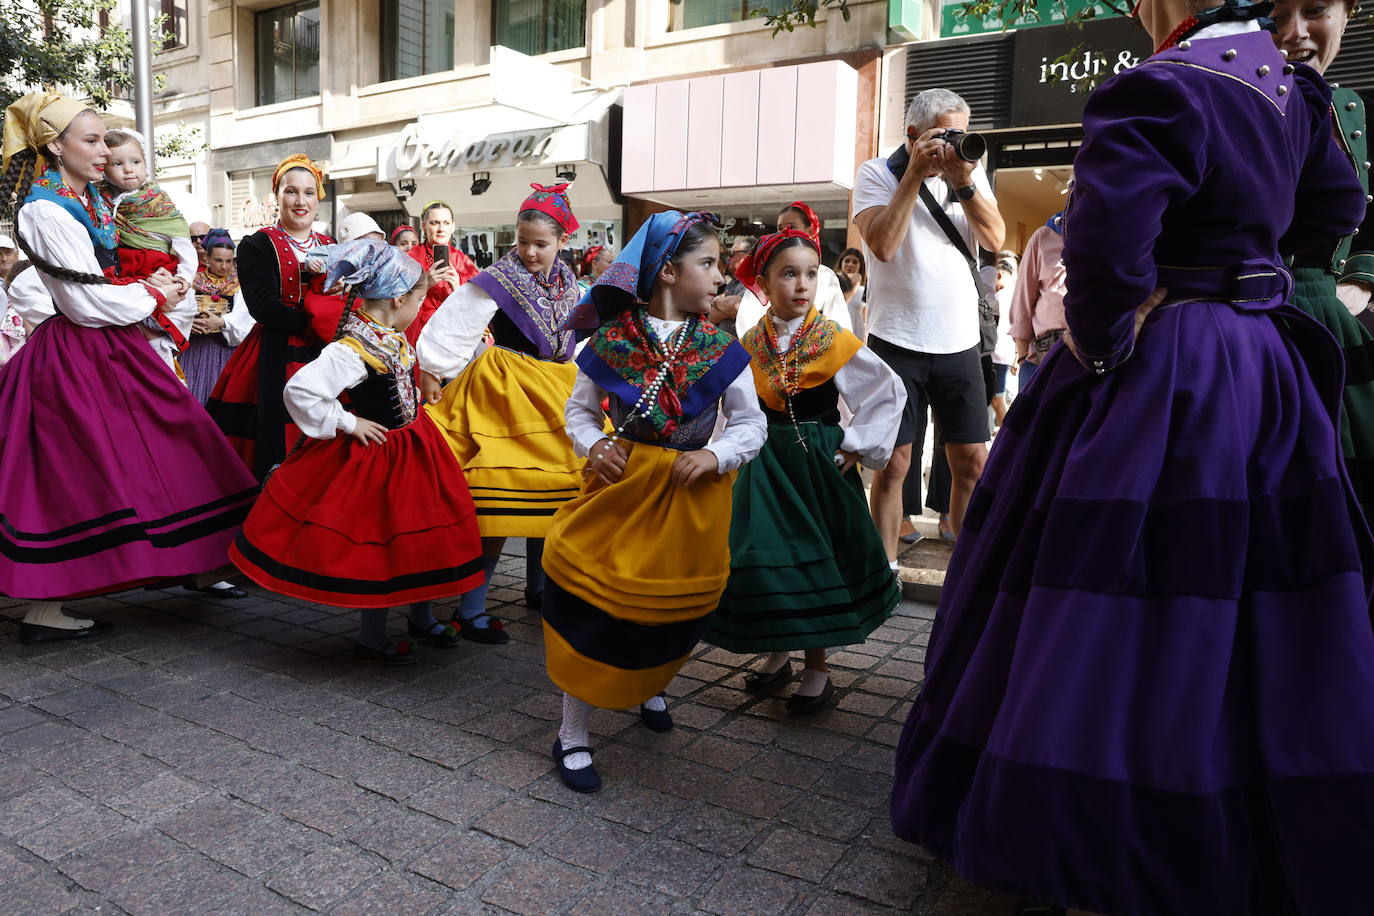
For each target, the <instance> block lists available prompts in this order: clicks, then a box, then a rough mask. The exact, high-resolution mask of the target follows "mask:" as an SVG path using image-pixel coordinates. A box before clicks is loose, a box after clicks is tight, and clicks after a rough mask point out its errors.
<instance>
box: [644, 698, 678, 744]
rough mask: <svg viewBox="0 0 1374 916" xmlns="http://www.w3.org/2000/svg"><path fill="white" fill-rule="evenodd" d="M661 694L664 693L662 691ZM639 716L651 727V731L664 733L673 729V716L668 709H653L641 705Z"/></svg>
mask: <svg viewBox="0 0 1374 916" xmlns="http://www.w3.org/2000/svg"><path fill="white" fill-rule="evenodd" d="M659 696H663V694H661V693H660V694H659ZM639 718H640V719H641V720H642V721H643V722H644V724H645V725H647V726H648V727H649V731H654V732H658V733H659V734H662V733H663V732H670V731H672V730H673V717H672V715H671V714H670V713H669V712H668V710H666V709H662V710H653V709H650V708H649V707H647V706H642V705H641V706H640V707H639Z"/></svg>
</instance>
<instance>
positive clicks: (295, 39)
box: [255, 0, 320, 105]
mask: <svg viewBox="0 0 1374 916" xmlns="http://www.w3.org/2000/svg"><path fill="white" fill-rule="evenodd" d="M255 26H256V31H257V43H258V104H259V105H271V104H273V103H274V102H290V101H292V100H294V99H304V98H309V97H310V96H312V95H319V94H320V4H319V0H307V2H305V3H293V4H291V5H290V6H279V7H277V8H276V9H272V10H265V11H263V12H261V13H258V14H257V17H256V23H255Z"/></svg>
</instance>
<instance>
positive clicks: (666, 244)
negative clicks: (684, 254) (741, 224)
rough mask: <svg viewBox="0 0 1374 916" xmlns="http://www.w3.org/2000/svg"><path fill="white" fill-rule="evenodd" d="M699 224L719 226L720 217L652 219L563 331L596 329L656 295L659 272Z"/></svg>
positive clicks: (687, 215) (671, 213) (587, 295)
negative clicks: (689, 230)
mask: <svg viewBox="0 0 1374 916" xmlns="http://www.w3.org/2000/svg"><path fill="white" fill-rule="evenodd" d="M697 223H710V224H711V225H713V226H719V225H720V217H718V216H717V215H716V214H714V213H707V212H705V211H702V212H697V213H685V214H684V213H680V212H678V211H677V210H665V211H664V212H662V213H655V214H654V215H653V216H651V217H649V219H648V221H647V222H645V223H644V225H642V226H640V227H639V231H638V232H636V233H635V234H634V237H633V238H631V239H630V240H629V241H628V242H626V243H625V247H624V248H622V249H621V250H620V255H619V256H618V257H617V258H616V259H615V261H614V262H613V263H612V264H611V266H610V267H607V268H606V270H605V272H604V273H602V274H601V276H600V277H598V278H597V280H596V282H595V283H593V284H592V286H591V288H590V289H588V290H587V291H586V292H585V293H583V294H582V298H581V300H579V301H578V303H577V308H575V309H574V310H573V312H572V314H571V315H569V316H568V320H567V321H565V322H564V323H563V327H564V328H582V329H585V328H594V327H597V326H598V325H600V324H601V323H602V322H604V321H607V320H609V319H611V318H614V317H615V316H616V315H618V314H620V313H621V312H623V311H625V309H627V308H629V307H631V306H632V305H635V304H637V303H647V302H648V301H649V297H650V296H651V295H653V291H654V283H655V281H656V280H657V279H658V272H659V271H660V270H662V269H663V265H664V264H666V263H668V261H669V260H670V259H671V258H672V256H673V255H674V254H675V253H676V252H677V246H678V245H679V244H680V243H681V242H682V237H683V236H684V235H686V234H687V230H688V229H690V228H691V227H692V226H694V225H696V224H697Z"/></svg>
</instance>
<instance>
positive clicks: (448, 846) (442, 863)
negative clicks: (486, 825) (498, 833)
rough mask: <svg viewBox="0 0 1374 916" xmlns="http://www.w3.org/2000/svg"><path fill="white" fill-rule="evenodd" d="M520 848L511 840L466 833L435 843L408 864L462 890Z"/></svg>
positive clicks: (430, 877) (415, 870) (414, 870)
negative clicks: (513, 844) (512, 844)
mask: <svg viewBox="0 0 1374 916" xmlns="http://www.w3.org/2000/svg"><path fill="white" fill-rule="evenodd" d="M517 851H518V848H517V847H515V846H511V845H510V844H508V843H502V842H500V841H497V840H493V839H490V838H488V837H484V836H478V835H476V834H469V833H464V834H459V835H457V836H454V837H450V838H448V839H446V840H444V841H443V842H441V843H438V844H436V845H435V846H434V847H433V848H431V849H429V850H427V851H426V852H425V853H424V854H423V855H421V856H419V857H418V858H417V859H416V860H415V861H414V862H413V863H412V864H411V865H410V866H409V868H410V870H411V871H413V872H415V873H416V874H417V875H423V876H425V877H426V878H429V879H430V880H431V881H437V882H439V883H440V884H442V885H444V886H445V887H450V888H453V889H454V890H463V889H465V888H468V887H470V886H471V885H472V884H473V883H475V882H476V881H478V880H479V879H480V878H482V877H483V876H485V875H486V874H487V872H488V871H490V870H491V869H493V868H495V867H496V866H498V865H500V864H501V863H502V862H505V861H506V860H507V859H509V858H510V857H511V855H512V854H514V853H515V852H517Z"/></svg>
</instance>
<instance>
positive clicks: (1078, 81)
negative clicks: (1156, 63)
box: [1011, 19, 1150, 127]
mask: <svg viewBox="0 0 1374 916" xmlns="http://www.w3.org/2000/svg"><path fill="white" fill-rule="evenodd" d="M1149 54H1150V38H1149V36H1148V35H1146V34H1145V32H1144V30H1143V29H1141V28H1140V26H1139V25H1138V24H1137V23H1135V22H1134V21H1132V20H1129V19H1105V20H1103V21H1101V22H1089V23H1086V24H1085V25H1084V26H1083V27H1082V28H1076V27H1067V26H1065V27H1060V28H1057V29H1027V30H1025V31H1021V32H1017V33H1016V37H1015V40H1014V42H1013V46H1012V91H1011V123H1012V125H1013V126H1015V127H1029V126H1032V125H1040V124H1077V123H1079V122H1080V121H1082V120H1083V104H1084V102H1086V101H1087V97H1088V93H1089V92H1091V91H1092V90H1093V89H1094V88H1095V87H1096V86H1097V85H1099V84H1100V83H1102V82H1103V81H1104V80H1107V79H1110V78H1111V77H1113V76H1115V75H1116V74H1118V73H1121V72H1123V71H1125V70H1129V69H1130V68H1132V67H1134V66H1135V65H1136V64H1138V63H1140V61H1141V60H1143V59H1144V58H1146V57H1148V56H1149Z"/></svg>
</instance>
